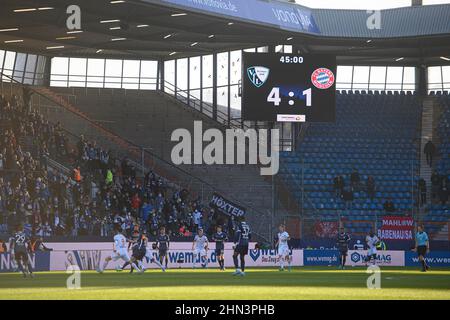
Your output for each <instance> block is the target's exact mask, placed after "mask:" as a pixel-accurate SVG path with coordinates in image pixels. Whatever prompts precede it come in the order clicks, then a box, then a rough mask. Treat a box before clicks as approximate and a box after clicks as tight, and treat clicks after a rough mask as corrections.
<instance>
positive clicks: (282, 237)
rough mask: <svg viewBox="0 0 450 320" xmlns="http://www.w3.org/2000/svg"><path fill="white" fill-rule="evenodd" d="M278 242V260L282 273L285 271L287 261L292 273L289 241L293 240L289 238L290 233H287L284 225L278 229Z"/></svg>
mask: <svg viewBox="0 0 450 320" xmlns="http://www.w3.org/2000/svg"><path fill="white" fill-rule="evenodd" d="M278 230H279V232H278V240H277V244H276V246H277V247H278V259H279V261H280V271H284V265H285V262H286V261H287V263H288V270H289V271H291V257H290V254H289V252H290V250H289V245H288V241H289V240H290V239H291V238H290V237H289V233H287V232H286V226H285V225H284V224H280V226H279V228H278Z"/></svg>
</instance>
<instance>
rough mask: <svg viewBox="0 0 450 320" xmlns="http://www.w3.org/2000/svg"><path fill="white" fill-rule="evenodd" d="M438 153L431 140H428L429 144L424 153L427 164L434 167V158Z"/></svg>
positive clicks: (426, 145)
mask: <svg viewBox="0 0 450 320" xmlns="http://www.w3.org/2000/svg"><path fill="white" fill-rule="evenodd" d="M435 152H436V146H435V145H434V143H433V142H432V141H431V140H428V142H427V143H426V144H425V146H424V148H423V153H425V156H426V159H427V164H428V165H429V166H430V167H432V166H433V156H434V154H435Z"/></svg>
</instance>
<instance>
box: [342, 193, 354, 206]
mask: <svg viewBox="0 0 450 320" xmlns="http://www.w3.org/2000/svg"><path fill="white" fill-rule="evenodd" d="M342 199H343V200H344V202H345V208H346V209H351V208H352V203H353V189H352V188H345V189H344V192H342Z"/></svg>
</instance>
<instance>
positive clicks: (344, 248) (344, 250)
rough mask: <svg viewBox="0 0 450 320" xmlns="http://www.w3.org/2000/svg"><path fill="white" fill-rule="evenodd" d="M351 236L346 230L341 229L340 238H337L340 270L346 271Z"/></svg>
mask: <svg viewBox="0 0 450 320" xmlns="http://www.w3.org/2000/svg"><path fill="white" fill-rule="evenodd" d="M350 240H351V239H350V236H349V235H348V233H346V232H345V230H344V228H342V227H341V229H340V232H339V235H338V238H337V246H338V249H339V252H340V254H339V256H340V259H341V260H340V265H339V269H345V262H346V261H347V255H348V245H349V243H350Z"/></svg>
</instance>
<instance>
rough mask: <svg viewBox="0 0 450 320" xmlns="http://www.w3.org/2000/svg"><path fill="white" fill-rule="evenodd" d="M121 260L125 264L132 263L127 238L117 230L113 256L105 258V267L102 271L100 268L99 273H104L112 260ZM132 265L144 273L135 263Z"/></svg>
mask: <svg viewBox="0 0 450 320" xmlns="http://www.w3.org/2000/svg"><path fill="white" fill-rule="evenodd" d="M119 259H122V260H123V261H125V262H130V256H129V255H128V247H127V238H125V236H124V235H123V234H122V230H120V229H117V230H116V235H115V236H114V244H113V254H112V255H110V256H108V257H106V258H105V262H104V263H103V267H102V268H101V269H100V267H99V268H98V269H97V272H99V273H102V272H103V270H105V269H106V267H107V266H108V263H109V262H110V261H111V260H112V261H117V260H119ZM130 264H131V266H132V267H133V268H134V269H135V270H137V271H138V272H139V273H140V272H142V270H141V269H140V268H138V266H137V265H136V264H135V263H134V262H131V263H130Z"/></svg>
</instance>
